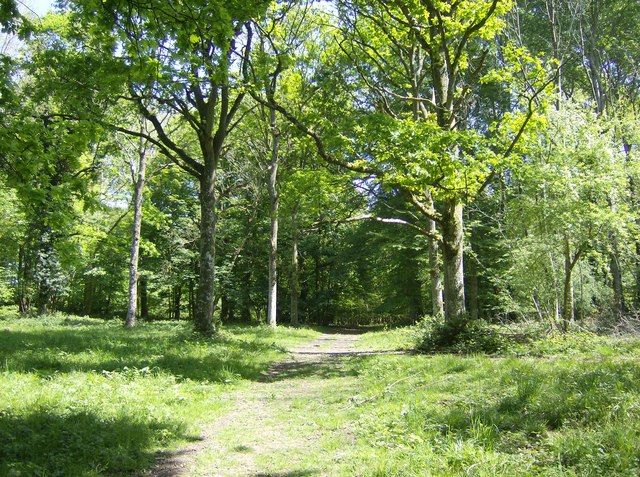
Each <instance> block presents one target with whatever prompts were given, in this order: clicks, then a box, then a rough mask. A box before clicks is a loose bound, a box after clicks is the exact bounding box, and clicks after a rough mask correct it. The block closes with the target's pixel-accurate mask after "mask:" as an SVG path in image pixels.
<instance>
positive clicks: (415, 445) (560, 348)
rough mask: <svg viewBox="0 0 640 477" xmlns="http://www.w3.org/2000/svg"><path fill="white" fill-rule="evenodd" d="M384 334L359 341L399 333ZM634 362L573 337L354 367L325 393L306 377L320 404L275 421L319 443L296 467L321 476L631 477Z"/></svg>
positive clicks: (639, 424)
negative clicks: (489, 352) (497, 351)
mask: <svg viewBox="0 0 640 477" xmlns="http://www.w3.org/2000/svg"><path fill="white" fill-rule="evenodd" d="M405 332H406V333H407V336H410V335H411V332H410V331H408V330H405ZM387 333H389V332H380V333H376V334H379V336H366V337H364V339H363V342H369V343H378V344H381V343H387V344H389V343H391V342H394V340H396V338H397V335H398V333H402V332H399V331H398V330H394V331H392V332H391V334H390V335H387V336H384V335H385V334H387ZM362 344H363V343H360V345H362ZM639 353H640V341H639V340H638V339H631V338H608V337H599V336H595V335H591V334H586V333H582V334H575V335H568V336H549V337H545V338H541V339H539V340H537V341H534V342H531V343H529V344H526V345H522V344H520V345H517V346H512V347H510V348H509V349H508V350H507V351H505V352H504V354H502V355H500V356H491V357H487V356H479V355H478V356H459V355H434V356H428V355H377V356H355V357H352V358H350V359H348V360H346V361H344V362H343V363H342V364H341V365H340V367H339V368H336V367H335V366H334V367H333V368H332V369H331V373H330V376H331V378H330V379H331V382H330V383H326V382H325V383H324V385H323V383H322V382H323V380H324V381H326V379H327V378H326V376H327V375H328V374H329V373H327V372H322V370H320V372H319V373H318V374H317V375H316V376H306V379H308V380H309V382H310V383H312V382H313V381H314V380H315V382H316V384H317V388H316V389H317V390H318V393H319V395H318V396H317V397H314V398H313V399H308V400H300V399H298V400H296V401H295V402H293V405H294V406H295V408H296V412H295V413H294V415H292V413H291V412H289V411H288V409H287V408H288V407H290V406H291V403H289V402H287V405H286V406H282V407H281V408H280V411H279V412H280V415H281V419H282V420H285V419H286V420H288V422H289V425H290V426H292V427H293V428H294V429H295V430H296V431H295V432H296V433H297V435H299V436H300V439H306V438H311V437H312V436H314V435H315V436H320V442H321V443H322V445H321V446H320V447H319V448H318V450H317V452H315V453H311V454H309V455H307V456H306V461H305V462H302V463H299V464H298V467H299V468H303V469H304V468H316V469H318V468H319V469H323V474H322V475H344V476H348V475H360V476H425V475H433V476H458V475H475V476H496V475H503V476H513V475H518V476H589V475H591V476H603V475H607V476H631V475H640V360H639V359H638V357H639ZM301 377H302V376H301ZM292 378H293V379H295V376H294V377H292ZM310 475H316V474H313V473H312V474H310Z"/></svg>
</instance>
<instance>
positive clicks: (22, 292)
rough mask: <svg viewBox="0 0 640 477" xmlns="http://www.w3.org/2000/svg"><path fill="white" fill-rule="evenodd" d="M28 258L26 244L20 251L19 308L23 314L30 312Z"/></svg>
mask: <svg viewBox="0 0 640 477" xmlns="http://www.w3.org/2000/svg"><path fill="white" fill-rule="evenodd" d="M27 268H28V267H27V259H26V254H25V247H24V245H20V250H19V252H18V310H19V311H20V313H21V314H23V315H26V314H27V313H29V294H28V292H27V277H28V272H27Z"/></svg>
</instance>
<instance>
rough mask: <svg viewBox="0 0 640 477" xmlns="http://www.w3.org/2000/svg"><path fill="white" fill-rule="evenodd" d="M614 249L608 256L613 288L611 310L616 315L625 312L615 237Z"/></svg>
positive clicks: (618, 254)
mask: <svg viewBox="0 0 640 477" xmlns="http://www.w3.org/2000/svg"><path fill="white" fill-rule="evenodd" d="M613 242H614V247H613V248H614V249H613V251H612V252H611V256H610V258H609V271H610V272H611V278H612V288H613V311H614V313H615V314H616V315H617V316H620V315H622V314H623V313H624V312H625V308H626V307H625V302H624V293H623V292H624V290H623V287H622V269H621V267H620V253H619V251H618V247H617V243H616V240H615V238H614V239H613Z"/></svg>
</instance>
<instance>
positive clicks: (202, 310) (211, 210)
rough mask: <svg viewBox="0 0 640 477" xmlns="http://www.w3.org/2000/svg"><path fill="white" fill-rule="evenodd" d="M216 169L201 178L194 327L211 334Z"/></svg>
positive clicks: (213, 288) (213, 327)
mask: <svg viewBox="0 0 640 477" xmlns="http://www.w3.org/2000/svg"><path fill="white" fill-rule="evenodd" d="M215 180H216V168H215V167H213V168H210V169H209V171H207V172H205V173H204V174H202V176H201V178H200V275H199V280H198V297H197V302H196V312H195V317H194V321H195V323H194V327H195V330H196V331H198V332H199V333H202V334H205V335H210V334H212V333H213V332H214V331H215V329H216V326H215V325H214V322H213V312H214V290H215V281H214V280H215V256H216V226H217V219H218V218H217V214H216V194H215Z"/></svg>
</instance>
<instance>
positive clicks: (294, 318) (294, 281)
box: [289, 204, 300, 326]
mask: <svg viewBox="0 0 640 477" xmlns="http://www.w3.org/2000/svg"><path fill="white" fill-rule="evenodd" d="M298 207H299V204H296V205H295V206H294V208H293V212H292V213H291V229H292V235H293V236H292V243H291V277H290V280H289V287H290V289H291V290H290V291H291V324H292V325H294V326H297V325H298V324H299V323H300V316H299V312H298V297H299V295H300V273H299V272H300V270H299V263H298V240H299V237H298V227H297V216H298Z"/></svg>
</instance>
